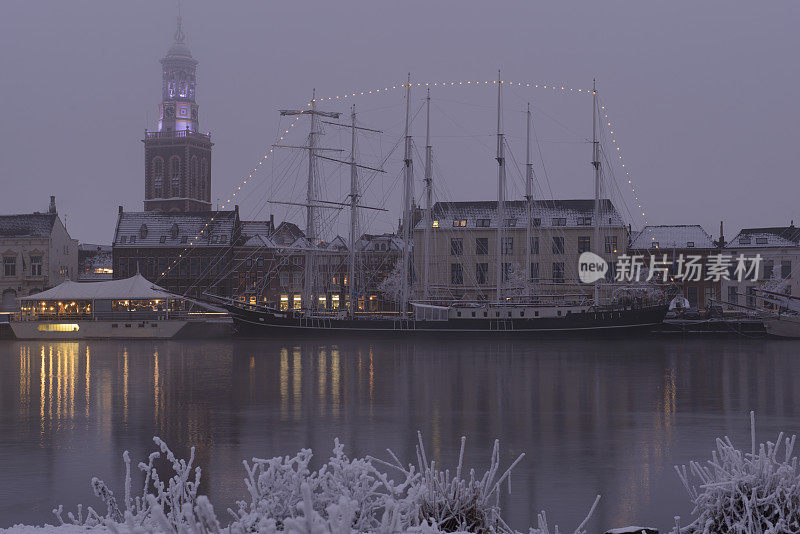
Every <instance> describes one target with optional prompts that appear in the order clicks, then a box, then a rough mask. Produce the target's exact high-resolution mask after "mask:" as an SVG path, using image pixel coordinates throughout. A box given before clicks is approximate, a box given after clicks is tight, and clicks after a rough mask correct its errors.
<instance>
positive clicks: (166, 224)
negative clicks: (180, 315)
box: [113, 206, 241, 297]
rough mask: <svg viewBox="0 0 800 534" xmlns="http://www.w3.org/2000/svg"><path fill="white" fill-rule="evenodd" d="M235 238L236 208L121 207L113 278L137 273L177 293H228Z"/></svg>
mask: <svg viewBox="0 0 800 534" xmlns="http://www.w3.org/2000/svg"><path fill="white" fill-rule="evenodd" d="M240 237H241V221H240V220H239V209H238V206H237V207H236V209H234V210H232V211H215V212H210V211H209V212H206V211H196V212H155V211H153V212H147V211H145V212H141V211H140V212H126V211H123V209H122V206H120V208H119V216H118V218H117V226H116V230H115V231H114V242H113V257H114V265H113V269H114V278H115V279H120V278H127V277H129V276H133V275H134V274H136V273H137V272H138V273H140V274H141V275H142V276H144V277H145V278H147V279H148V280H150V281H151V282H154V283H157V284H158V285H159V286H161V287H163V288H164V289H167V290H168V291H172V292H173V293H177V294H179V295H189V296H195V297H202V296H203V294H204V293H210V294H214V295H220V296H230V295H231V291H232V286H233V284H232V278H233V258H234V249H235V247H236V246H237V245H238V244H240Z"/></svg>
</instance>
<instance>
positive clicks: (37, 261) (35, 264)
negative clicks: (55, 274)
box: [31, 256, 42, 276]
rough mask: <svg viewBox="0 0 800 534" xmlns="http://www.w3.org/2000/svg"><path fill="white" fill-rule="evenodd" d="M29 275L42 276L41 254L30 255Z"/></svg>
mask: <svg viewBox="0 0 800 534" xmlns="http://www.w3.org/2000/svg"><path fill="white" fill-rule="evenodd" d="M31 276H42V257H41V256H31Z"/></svg>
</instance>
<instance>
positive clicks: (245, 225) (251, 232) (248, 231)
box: [242, 221, 275, 238]
mask: <svg viewBox="0 0 800 534" xmlns="http://www.w3.org/2000/svg"><path fill="white" fill-rule="evenodd" d="M274 231H275V229H274V228H273V227H272V222H271V221H242V235H243V236H245V237H247V238H249V237H253V236H255V235H263V236H270V235H272V232H274Z"/></svg>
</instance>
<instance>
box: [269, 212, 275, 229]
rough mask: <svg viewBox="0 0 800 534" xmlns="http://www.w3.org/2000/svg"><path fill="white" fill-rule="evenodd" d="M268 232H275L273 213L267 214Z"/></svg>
mask: <svg viewBox="0 0 800 534" xmlns="http://www.w3.org/2000/svg"><path fill="white" fill-rule="evenodd" d="M269 231H270V233H272V232H274V231H275V214H274V213H270V214H269Z"/></svg>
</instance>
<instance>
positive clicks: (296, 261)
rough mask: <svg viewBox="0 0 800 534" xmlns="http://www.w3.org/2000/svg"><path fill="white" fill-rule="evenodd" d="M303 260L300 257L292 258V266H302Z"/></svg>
mask: <svg viewBox="0 0 800 534" xmlns="http://www.w3.org/2000/svg"><path fill="white" fill-rule="evenodd" d="M302 263H303V258H302V257H300V256H292V264H293V265H302Z"/></svg>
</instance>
